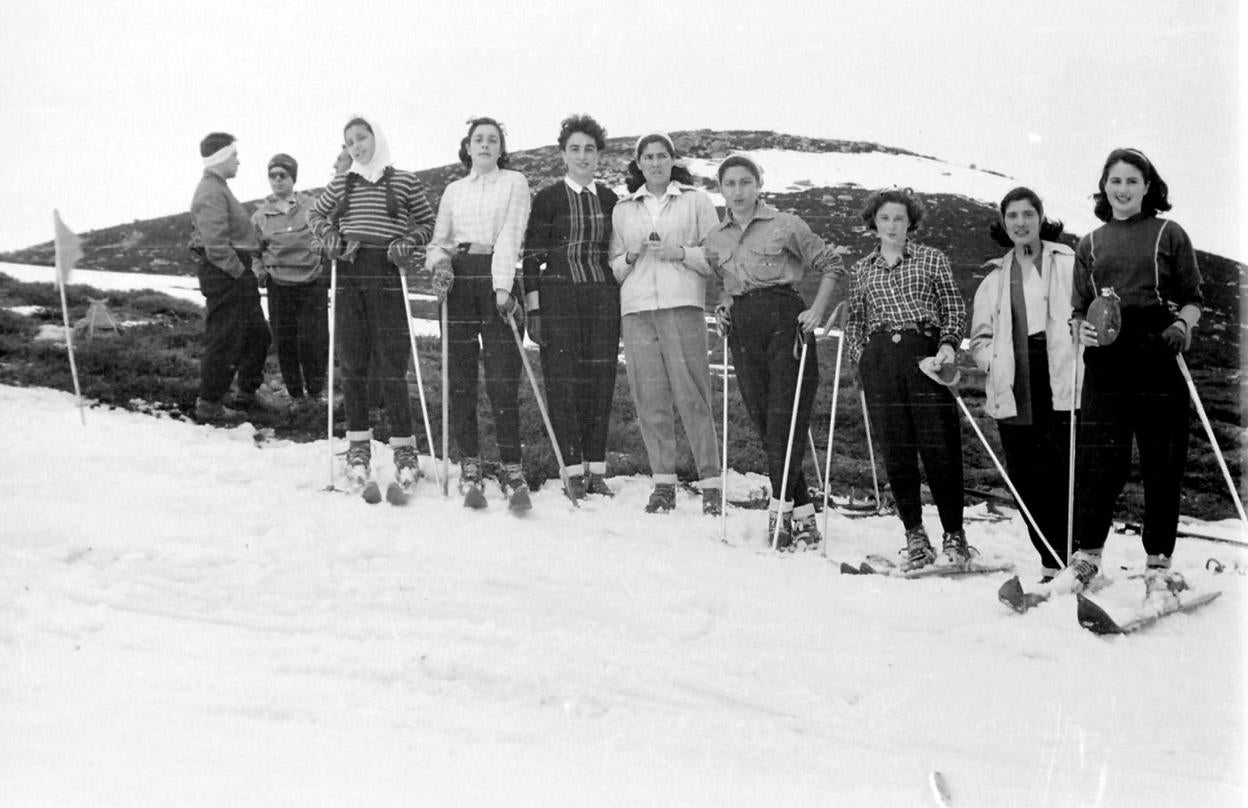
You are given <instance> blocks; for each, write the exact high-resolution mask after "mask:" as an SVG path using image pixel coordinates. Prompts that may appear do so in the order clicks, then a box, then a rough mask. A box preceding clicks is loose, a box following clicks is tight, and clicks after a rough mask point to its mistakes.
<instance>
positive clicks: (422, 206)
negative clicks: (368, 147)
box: [308, 169, 435, 247]
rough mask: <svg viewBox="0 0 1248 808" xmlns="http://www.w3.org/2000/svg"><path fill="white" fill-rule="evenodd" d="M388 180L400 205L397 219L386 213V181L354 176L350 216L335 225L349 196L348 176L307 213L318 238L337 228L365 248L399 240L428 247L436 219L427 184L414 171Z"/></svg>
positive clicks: (328, 189)
mask: <svg viewBox="0 0 1248 808" xmlns="http://www.w3.org/2000/svg"><path fill="white" fill-rule="evenodd" d="M389 179H390V183H391V189H392V192H393V194H394V198H395V201H396V202H397V203H398V217H397V218H391V216H390V214H389V212H388V211H387V210H386V180H385V179H384V178H383V179H382V180H381V181H380V182H377V183H372V182H369V181H368V180H366V179H364V178H363V177H361V176H359V175H354V176H353V177H352V183H353V187H352V189H351V198H350V199H349V200H348V204H347V212H346V214H345V215H344V216H343V217H342V220H341V221H334V218H335V217H336V216H337V214H336V213H335V211H336V210H337V208H338V204H339V202H340V201H341V200H342V197H343V194H344V193H346V189H347V175H346V174H343V175H340V176H337V177H334V179H333V180H332V181H331V182H330V183H329V185H328V186H326V188H325V190H324V191H323V192H322V193H321V197H320V199H318V200H316V204H315V205H313V206H312V210H311V211H309V212H308V222H309V224H311V225H312V231H313V232H314V233H316V236H317V238H322V237H324V235H325V233H326V232H327V231H329V230H330V229H331V228H336V229H337V230H338V233H339V235H341V236H342V238H343V239H345V240H347V241H358V242H361V243H363V244H371V245H376V246H382V247H384V246H387V245H389V244H390V242H392V241H394V240H395V239H399V238H406V239H409V240H410V241H411V242H412V244H413V245H415V246H420V245H423V244H428V243H429V238H430V237H431V236H432V235H433V223H434V219H435V216H434V212H433V208H432V207H431V206H430V205H429V198H428V196H426V194H425V184H424V183H423V182H421V181H420V178H419V177H417V176H416V175H415V174H414V173H412V172H411V171H400V170H398V169H392V170H391V171H390V175H389Z"/></svg>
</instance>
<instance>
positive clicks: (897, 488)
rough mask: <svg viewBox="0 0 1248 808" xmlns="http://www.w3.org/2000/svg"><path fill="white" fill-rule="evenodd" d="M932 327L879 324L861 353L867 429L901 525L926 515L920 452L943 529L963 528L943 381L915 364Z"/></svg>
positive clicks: (954, 421) (932, 348) (930, 342)
mask: <svg viewBox="0 0 1248 808" xmlns="http://www.w3.org/2000/svg"><path fill="white" fill-rule="evenodd" d="M937 347H938V344H937V340H936V334H935V333H925V332H919V331H899V332H895V333H894V332H876V333H875V334H872V335H871V337H870V339H868V340H867V347H866V349H865V350H864V351H863V353H862V358H861V359H860V360H859V361H858V372H859V375H860V376H861V378H862V390H863V392H864V393H865V394H866V398H867V411H868V412H869V413H870V415H871V429H872V430H874V432H875V437H876V439H877V440H878V441H879V444H880V449H881V453H882V454H883V455H884V469H885V471H886V472H887V473H888V484H889V487H890V488H891V489H892V491H893V499H894V501H895V502H896V503H897V514H898V516H900V517H901V522H902V524H903V525H905V528H906V530H910V529H911V528H915V527H918V526H920V525H921V524H922V523H923V511H922V498H921V491H920V487H919V459H920V458H922V460H923V470H924V471H925V472H926V473H927V484H928V487H929V488H931V490H932V498H933V499H934V500H936V509H937V510H938V511H939V512H940V524H941V526H942V527H943V528H944V530H945V532H946V533H948V532H951V531H954V530H961V529H962V432H961V430H960V428H959V426H958V411H957V407H956V405H955V404H954V401H953V396H952V394H950V392H949V390H948V388H946V387H944V386H942V385H941V384H939V383H938V382H935V381H933V380H932V379H930V378H928V377H927V376H926V375H925V374H924V373H923V371H921V370H919V359H921V358H922V357H925V356H934V355H935V354H936V349H937Z"/></svg>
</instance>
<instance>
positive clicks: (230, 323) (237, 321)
mask: <svg viewBox="0 0 1248 808" xmlns="http://www.w3.org/2000/svg"><path fill="white" fill-rule="evenodd" d="M199 153H200V156H201V157H203V164H204V174H203V176H202V177H201V178H200V181H199V185H198V186H197V187H196V188H195V195H194V197H193V198H192V200H191V228H192V229H191V243H190V248H191V251H192V252H194V253H195V255H196V256H197V257H198V259H199V289H200V291H201V292H202V293H203V295H204V304H205V309H206V311H205V326H204V355H203V358H202V359H201V360H200V388H199V399H198V400H197V401H196V403H195V418H196V420H198V421H200V422H202V423H217V424H219V423H238V422H240V421H242V420H244V416H243V414H242V413H241V412H239V411H238V410H236V409H232V408H230V407H226V406H225V405H224V404H223V403H222V398H223V397H224V396H225V394H226V392H227V391H228V390H229V388H230V383H231V382H233V381H234V378H235V376H236V375H237V378H238V397H237V399H236V402H237V403H238V404H239V405H241V407H242V408H244V409H246V408H250V407H252V406H253V405H255V403H256V390H257V389H258V388H259V387H260V383H261V382H262V381H263V380H264V361H265V358H266V357H267V356H268V352H269V342H270V336H269V326H268V323H266V322H265V321H264V311H263V310H262V309H261V308H260V290H259V287H258V286H257V284H256V276H255V275H254V274H253V272H252V268H251V259H252V256H253V255H255V254H256V253H257V252H258V251H259V249H260V244H259V241H258V240H257V238H256V232H255V229H254V228H253V227H252V224H251V219H250V217H248V215H247V211H246V210H245V209H244V208H243V206H242V205H241V204H239V201H238V200H237V199H236V198H235V197H234V194H233V192H232V191H230V188H229V185H227V184H226V182H227V180H230V179H232V178H233V177H234V176H235V175H237V174H238V144H237V143H236V141H235V138H234V136H233V135H231V134H228V133H225V132H213V133H211V134H209V135H208V136H207V137H205V138H204V139H203V140H202V141H201V142H200V144H199Z"/></svg>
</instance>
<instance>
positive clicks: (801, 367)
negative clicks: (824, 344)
mask: <svg viewBox="0 0 1248 808" xmlns="http://www.w3.org/2000/svg"><path fill="white" fill-rule="evenodd" d="M797 335H798V338H799V339H801V340H802V354H801V356H800V357H799V358H798V360H797V386H796V389H795V390H794V392H793V412H792V414H790V415H789V440H788V443H787V444H785V447H784V473H783V474H782V475H781V476H780V508H781V518H779V519H777V520H776V529H775V531H774V532H773V533H772V534H771V549H772V550H775V549H776V545H777V544H779V543H780V528H782V527H784V514H783V508H784V503H785V502H787V501H788V499H787V497H788V491H789V466H790V464H791V463H792V462H793V438H794V435H795V433H796V432H797V411H798V404H799V403H800V402H801V400H802V378H803V377H804V376H805V373H806V349H807V345H808V343H807V340H806V339H805V338H804V336H803V335H802V326H801V324H800V323H799V324H798V326H797Z"/></svg>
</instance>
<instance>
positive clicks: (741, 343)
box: [728, 286, 819, 505]
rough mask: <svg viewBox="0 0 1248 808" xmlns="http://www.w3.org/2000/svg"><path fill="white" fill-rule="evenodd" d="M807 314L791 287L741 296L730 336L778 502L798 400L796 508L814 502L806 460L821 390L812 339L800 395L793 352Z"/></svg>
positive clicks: (791, 494)
mask: <svg viewBox="0 0 1248 808" xmlns="http://www.w3.org/2000/svg"><path fill="white" fill-rule="evenodd" d="M805 308H806V304H805V302H804V301H803V300H802V298H801V296H800V295H798V293H797V291H796V290H794V289H793V288H791V287H787V286H786V287H772V288H767V289H760V290H758V291H755V292H750V293H749V294H745V295H739V296H737V297H735V298H733V303H732V330H731V331H730V332H729V334H728V346H729V347H730V348H732V362H733V367H734V368H735V370H736V375H737V384H738V385H739V387H740V390H741V400H742V402H744V404H745V410H746V412H747V413H749V416H750V420H751V421H752V422H753V423H754V429H755V430H756V431H757V432H758V439H759V441H761V442H762V444H763V450H764V451H765V452H766V454H767V476H768V477H769V478H770V479H771V496H772V499H779V498H780V488H781V483H782V482H783V480H784V461H785V455H786V453H787V452H788V450H789V421H790V420H791V419H792V417H793V405H794V399H795V398H796V399H797V423H796V425H795V428H794V432H793V444H792V459H791V462H790V463H789V478H788V484H787V486H785V497H786V498H787V499H789V500H790V501H792V502H793V503H794V505H805V504H806V503H808V502H810V492H809V491H808V490H807V488H806V477H805V475H804V474H803V473H802V458H804V457H805V455H806V451H805V447H806V444H805V440H806V432H807V427H808V425H809V424H810V410H811V406H812V405H813V403H814V400H815V390H816V389H817V388H818V386H819V356H818V354H817V353H816V352H815V344H814V338H813V337H811V336H808V337H807V338H806V339H807V346H808V347H807V349H806V368H805V370H804V371H803V373H802V392H801V396H800V397H798V396H797V395H796V394H797V370H798V358H797V357H795V356H794V355H793V349H794V344H795V343H794V340H795V339H796V338H797V332H798V323H797V315H799V314H801V313H802V311H803V310H805ZM799 350H800V349H799Z"/></svg>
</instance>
